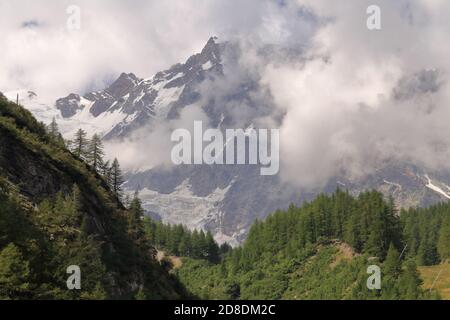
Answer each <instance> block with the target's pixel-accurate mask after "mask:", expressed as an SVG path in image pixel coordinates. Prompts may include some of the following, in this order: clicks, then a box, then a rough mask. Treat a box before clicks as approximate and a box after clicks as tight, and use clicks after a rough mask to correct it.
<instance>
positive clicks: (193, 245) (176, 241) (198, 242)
mask: <svg viewBox="0 0 450 320" xmlns="http://www.w3.org/2000/svg"><path fill="white" fill-rule="evenodd" d="M144 225H145V231H146V234H147V237H148V239H149V240H150V243H152V244H153V245H154V246H155V247H156V248H158V249H161V250H164V251H166V252H167V253H169V254H172V255H176V256H182V257H190V258H194V259H204V260H207V261H210V262H212V263H218V262H219V261H220V259H221V257H223V255H224V254H225V253H227V252H228V251H229V250H230V249H231V247H230V246H229V245H227V244H223V245H221V246H220V247H219V245H218V244H217V243H216V242H215V241H214V238H213V236H212V234H211V232H210V231H207V232H204V231H203V230H200V231H197V230H194V231H190V230H188V229H187V228H186V227H185V226H183V225H166V224H163V223H162V222H159V221H153V220H152V219H150V218H148V217H146V218H145V220H144Z"/></svg>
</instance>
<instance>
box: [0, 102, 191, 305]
mask: <svg viewBox="0 0 450 320" xmlns="http://www.w3.org/2000/svg"><path fill="white" fill-rule="evenodd" d="M55 124H56V123H54V124H53V125H51V126H50V128H46V127H45V126H44V125H42V124H40V123H38V122H36V120H35V119H34V118H33V117H32V116H31V114H30V113H29V112H27V111H26V110H24V109H23V108H22V107H20V106H17V105H15V104H12V103H8V102H7V101H5V100H3V99H0V299H104V298H115V299H117V298H121V299H133V298H134V297H135V296H136V294H138V292H137V291H138V289H136V285H138V287H139V288H140V289H141V290H142V291H144V293H145V296H146V297H147V298H148V299H161V298H166V299H175V298H181V297H184V296H187V293H186V291H185V290H184V288H183V287H182V286H181V285H180V284H179V283H178V281H177V280H176V279H174V278H173V277H172V276H170V275H168V274H167V273H166V272H165V271H164V270H163V269H162V268H161V266H160V265H159V264H158V263H157V261H156V260H155V257H154V250H153V248H152V247H151V246H150V245H148V241H147V239H146V238H145V237H144V233H143V226H142V222H141V221H140V219H139V218H138V216H139V215H140V214H141V213H142V211H141V208H138V206H137V205H133V208H131V209H130V210H126V208H124V206H123V205H122V204H121V203H120V202H119V201H118V199H117V196H116V195H115V194H113V193H112V192H111V191H110V188H109V186H108V184H107V183H106V181H105V179H103V178H102V177H101V176H99V175H98V174H96V173H95V171H94V170H93V168H92V167H91V166H89V165H88V164H86V163H85V162H83V161H81V159H80V158H83V157H84V155H83V154H82V151H81V150H82V149H83V148H84V142H83V141H82V142H81V148H80V144H78V147H79V148H78V149H79V150H78V151H80V152H79V156H80V157H77V156H76V155H74V154H73V153H71V152H69V151H68V150H66V148H65V147H64V145H63V144H61V143H59V142H58V141H55V134H56V130H57V126H56V125H55ZM47 129H48V130H47ZM79 136H80V137H83V134H81V135H79ZM135 204H136V202H135ZM70 265H77V266H79V267H80V268H81V273H82V278H81V279H82V289H81V290H68V289H67V286H66V280H67V278H68V274H67V273H66V269H67V267H68V266H70Z"/></svg>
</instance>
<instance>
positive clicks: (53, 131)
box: [48, 117, 59, 138]
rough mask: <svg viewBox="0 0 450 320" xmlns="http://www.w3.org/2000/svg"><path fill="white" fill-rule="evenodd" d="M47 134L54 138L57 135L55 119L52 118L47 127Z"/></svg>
mask: <svg viewBox="0 0 450 320" xmlns="http://www.w3.org/2000/svg"><path fill="white" fill-rule="evenodd" d="M48 133H49V134H50V135H51V136H52V137H55V138H56V137H57V136H58V135H59V129H58V123H56V119H55V117H53V119H52V122H51V123H50V124H49V125H48Z"/></svg>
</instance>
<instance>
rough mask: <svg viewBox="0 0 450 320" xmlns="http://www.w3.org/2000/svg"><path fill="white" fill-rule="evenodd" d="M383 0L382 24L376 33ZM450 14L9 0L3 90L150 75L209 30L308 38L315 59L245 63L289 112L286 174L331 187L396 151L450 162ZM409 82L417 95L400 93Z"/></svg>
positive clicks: (335, 5)
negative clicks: (374, 20) (371, 22)
mask: <svg viewBox="0 0 450 320" xmlns="http://www.w3.org/2000/svg"><path fill="white" fill-rule="evenodd" d="M372 4H376V5H378V6H379V7H380V9H381V30H375V31H374V30H369V29H368V28H367V24H366V22H367V18H368V14H367V13H366V10H367V8H368V7H369V5H372ZM70 5H77V6H78V7H79V8H80V10H81V28H80V29H79V30H70V28H68V27H67V22H68V19H70V17H71V15H70V14H68V13H67V9H68V7H69V6H70ZM449 14H450V1H448V0H396V1H392V0H371V1H366V0H345V1H334V0H328V1H326V0H278V1H275V0H244V1H242V0H226V1H225V0H223V1H219V0H217V1H213V0H164V1H156V0H148V1H143V0H142V1H141V0H136V1H119V0H95V1H92V0H89V1H53V0H38V1H36V0H34V1H31V0H30V1H26V0H15V1H10V0H0V36H1V41H2V49H1V50H0V91H8V90H13V89H17V88H31V89H33V90H36V91H37V92H40V93H41V94H47V95H52V96H56V97H60V96H63V95H66V94H67V93H69V92H81V93H83V92H85V91H88V90H91V89H98V88H102V87H104V85H105V83H108V82H110V81H111V79H113V78H114V77H116V76H117V75H118V74H119V73H120V72H134V73H135V74H137V75H138V76H140V77H148V76H151V75H153V74H154V73H155V72H157V71H160V70H163V69H165V68H167V67H168V66H170V65H172V64H173V63H177V62H180V61H184V60H185V59H186V58H187V57H189V56H190V55H192V54H193V53H195V52H198V51H200V50H201V48H202V47H203V45H204V44H205V42H206V41H207V39H208V38H209V37H210V36H212V35H216V36H218V37H219V39H220V40H239V41H241V42H250V43H252V44H255V45H256V46H258V45H260V44H274V45H277V46H282V47H294V48H295V47H300V46H302V47H305V48H306V50H305V58H307V62H302V63H299V62H292V61H290V60H288V59H286V61H285V62H284V63H283V62H281V63H280V61H279V60H278V61H277V63H271V62H270V61H261V60H258V58H257V57H255V56H252V55H251V54H249V55H248V56H247V57H243V59H244V61H248V62H249V63H248V65H251V66H252V67H254V69H255V70H256V71H257V72H258V74H259V79H260V80H259V81H260V84H261V85H262V86H264V87H265V88H267V89H268V90H270V92H271V94H272V96H273V98H274V101H275V103H276V107H277V108H279V109H280V111H282V112H284V113H285V114H286V116H285V118H284V120H283V123H282V126H281V128H280V129H281V138H280V139H281V150H282V154H281V162H282V169H281V174H282V175H283V176H285V177H288V178H289V179H292V178H293V179H294V180H298V181H300V182H301V183H303V184H307V185H320V184H321V183H324V182H325V181H326V179H327V178H328V177H330V176H333V175H335V174H337V173H340V172H342V171H351V172H348V173H349V174H350V175H357V174H361V173H365V172H366V171H368V170H371V169H373V168H376V167H377V165H380V164H381V163H383V162H384V161H388V160H392V159H393V160H401V161H412V162H415V163H418V164H420V165H423V166H425V167H429V168H432V169H436V168H448V169H450V162H449V161H448V159H449V158H450V151H449V150H450V136H449V134H448V119H450V106H449V103H448V102H449V101H450V88H449V84H448V72H449V69H450V59H449V57H450V42H449V41H448V39H449V33H450V22H449V21H450V19H448V15H449ZM69 21H71V20H69ZM249 52H251V51H249ZM245 59H247V60H245ZM421 72H428V73H425V76H422V77H421V76H420V74H421ZM423 78H425V80H426V81H428V84H426V85H424V84H420V81H422V80H423ZM430 82H431V83H430ZM400 83H403V84H404V85H403V87H401V86H400V85H399V84H400ZM399 86H400V87H399ZM427 86H431V87H432V88H434V89H433V90H428V89H427V88H428V87H427ZM399 88H400V89H401V90H406V91H408V90H413V91H414V90H416V91H417V92H416V93H414V94H411V93H410V94H409V95H408V94H403V98H402V99H394V92H395V91H396V90H397V91H398V90H400V89H399ZM401 90H400V91H401ZM405 96H406V98H405ZM349 168H351V169H349Z"/></svg>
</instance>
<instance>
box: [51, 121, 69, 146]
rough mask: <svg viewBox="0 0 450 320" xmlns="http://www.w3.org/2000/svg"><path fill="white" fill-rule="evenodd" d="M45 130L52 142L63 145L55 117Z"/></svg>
mask: <svg viewBox="0 0 450 320" xmlns="http://www.w3.org/2000/svg"><path fill="white" fill-rule="evenodd" d="M47 132H48V134H49V135H50V138H51V139H52V140H53V142H54V143H56V144H58V145H60V146H65V142H64V138H63V137H62V135H61V133H60V132H59V128H58V123H56V119H55V117H53V119H52V122H51V123H50V124H49V125H48V126H47Z"/></svg>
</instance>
